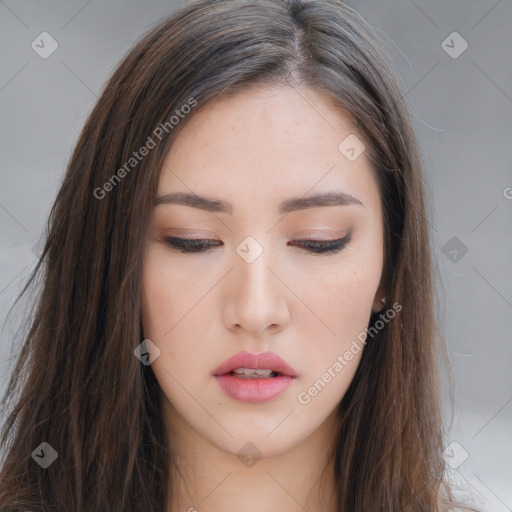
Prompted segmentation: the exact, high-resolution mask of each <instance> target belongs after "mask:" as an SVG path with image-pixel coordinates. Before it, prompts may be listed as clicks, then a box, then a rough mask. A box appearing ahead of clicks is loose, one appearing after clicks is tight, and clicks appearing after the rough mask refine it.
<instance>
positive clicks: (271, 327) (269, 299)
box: [224, 248, 290, 335]
mask: <svg viewBox="0 0 512 512" xmlns="http://www.w3.org/2000/svg"><path fill="white" fill-rule="evenodd" d="M270 256H271V250H270V249H267V248H264V250H263V252H262V253H261V254H260V255H259V256H258V257H257V258H256V259H255V260H254V261H252V262H248V261H246V260H245V259H243V258H242V257H240V256H239V254H237V253H235V254H234V269H233V271H232V272H230V276H229V277H228V279H229V281H228V290H227V295H228V301H227V305H226V308H225V310H224V322H225V325H226V326H227V327H228V328H229V329H230V330H234V331H240V332H241V331H244V332H248V333H251V334H253V335H261V334H263V333H265V331H269V333H275V332H277V331H279V330H281V329H282V328H283V327H284V326H285V325H286V324H287V323H288V322H289V320H290V312H289V307H288V303H287V293H286V292H287V288H286V286H285V285H284V284H283V282H282V281H281V279H282V278H281V279H279V277H280V276H279V272H276V270H275V269H274V268H272V267H275V265H273V262H272V258H271V257H270ZM278 276H279V277H278Z"/></svg>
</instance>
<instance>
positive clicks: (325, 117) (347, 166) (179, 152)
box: [158, 86, 378, 211]
mask: <svg viewBox="0 0 512 512" xmlns="http://www.w3.org/2000/svg"><path fill="white" fill-rule="evenodd" d="M354 137H355V139H354ZM347 140H349V141H351V142H352V145H354V144H353V142H354V141H355V143H356V145H357V144H358V142H357V141H358V140H359V142H360V144H361V146H359V147H356V150H358V151H359V150H361V148H362V147H363V146H362V141H361V137H358V136H357V133H356V130H355V129H354V125H353V123H352V122H351V119H350V118H349V116H348V115H347V114H346V113H344V112H343V111H342V110H341V109H340V108H339V107H336V105H335V104H334V103H333V102H332V101H330V100H329V99H328V98H327V97H325V96H323V95H321V94H320V93H318V92H316V91H314V90H312V89H296V88H294V87H288V86H283V87H278V88H276V87H273V88H270V87H269V88H264V89H261V88H258V89H248V90H246V91H243V92H238V93H236V94H231V95H229V96H228V95H225V96H221V97H218V98H215V99H214V100H211V101H209V102H208V103H206V104H205V105H204V106H202V107H201V108H200V109H199V110H196V111H194V113H193V115H191V116H190V117H189V118H188V119H186V124H185V126H184V127H183V129H182V130H181V131H180V133H179V135H178V136H177V138H176V140H175V141H174V142H173V145H172V147H171V149H170V150H169V152H168V154H167V156H166V158H165V161H164V166H163V168H162V172H161V176H160V182H159V190H158V193H159V194H165V193H169V192H172V191H176V190H180V191H187V192H193V193H194V192H195V193H198V194H200V193H207V192H209V191H215V195H216V196H219V193H220V194H221V195H223V196H226V197H227V196H229V197H230V200H231V199H233V198H234V199H236V198H237V197H238V199H239V200H242V201H247V200H249V199H251V200H252V201H254V203H258V202H259V201H261V202H262V204H263V203H267V202H268V200H270V199H271V198H272V197H274V196H275V197H276V198H277V197H279V198H282V196H283V193H285V192H286V194H287V195H294V196H299V195H304V194H306V193H307V192H308V190H311V192H321V191H324V190H342V191H344V192H347V193H350V194H353V195H355V196H356V197H357V196H358V195H362V196H365V197H366V199H367V201H370V202H371V201H378V197H377V196H378V193H377V183H376V181H375V177H374V173H373V170H372V169H371V167H370V165H369V162H368V160H367V158H366V156H365V152H364V151H363V152H362V153H361V154H360V156H358V157H357V158H356V159H350V158H347V153H346V152H344V151H345V150H346V148H345V146H346V144H345V141H347ZM349 156H350V154H349ZM267 204H268V203H267ZM235 211H236V205H235Z"/></svg>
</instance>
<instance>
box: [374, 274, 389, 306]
mask: <svg viewBox="0 0 512 512" xmlns="http://www.w3.org/2000/svg"><path fill="white" fill-rule="evenodd" d="M383 281H384V279H383V278H382V279H381V281H380V284H379V287H378V289H377V292H376V293H375V297H374V299H373V305H372V313H380V312H381V311H382V310H383V309H384V308H385V307H386V304H385V303H384V302H382V299H383V298H385V297H386V290H385V288H384V284H383Z"/></svg>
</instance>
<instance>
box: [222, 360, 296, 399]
mask: <svg viewBox="0 0 512 512" xmlns="http://www.w3.org/2000/svg"><path fill="white" fill-rule="evenodd" d="M213 375H214V377H215V379H216V380H217V382H218V383H219V384H220V387H221V388H222V389H223V390H224V392H225V393H226V394H227V395H228V396H229V397H231V398H233V399H234V400H238V401H240V402H245V403H251V404H256V403H261V402H267V401H269V400H272V399H273V398H276V397H277V396H279V395H280V394H281V393H283V392H284V391H285V390H286V389H288V388H289V387H290V386H291V385H292V383H293V380H294V379H295V378H297V374H296V372H295V370H294V369H293V368H292V367H291V366H290V365H289V364H287V363H286V362H285V361H284V360H283V359H281V358H280V357H279V356H278V355H277V354H274V353H273V352H260V353H253V352H240V353H238V354H235V355H234V356H233V357H230V358H229V359H228V360H227V361H225V362H224V363H222V364H221V365H220V366H219V367H218V368H217V369H216V370H215V371H214V373H213Z"/></svg>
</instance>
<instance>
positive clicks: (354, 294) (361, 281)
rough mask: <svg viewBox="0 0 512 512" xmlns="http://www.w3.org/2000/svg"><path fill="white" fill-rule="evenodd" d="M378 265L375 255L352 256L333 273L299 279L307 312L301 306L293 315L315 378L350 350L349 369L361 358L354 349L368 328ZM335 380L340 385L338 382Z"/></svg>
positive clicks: (361, 344) (359, 344) (378, 259)
mask: <svg viewBox="0 0 512 512" xmlns="http://www.w3.org/2000/svg"><path fill="white" fill-rule="evenodd" d="M381 263H382V260H381V259H380V258H379V253H378V251H376V253H374V256H372V257H364V258H363V257H362V256H361V255H360V254H357V253H355V252H354V254H352V255H351V256H350V258H349V257H347V258H346V259H345V260H344V263H343V264H340V265H339V269H338V270H337V271H329V272H324V273H322V272H317V273H316V274H310V275H309V277H307V278H306V279H301V289H302V291H301V292H300V293H299V295H300V296H301V297H307V300H305V301H304V302H305V303H306V305H307V306H308V308H307V309H306V310H304V306H301V311H299V310H297V311H296V312H295V313H296V317H297V318H299V320H298V322H299V323H300V326H299V328H300V332H302V333H303V335H304V338H303V342H304V346H303V350H304V355H305V359H304V360H307V361H309V368H310V369H312V370H313V372H312V373H315V376H316V377H317V378H318V377H319V376H320V375H321V374H322V373H324V372H325V370H326V369H327V368H328V367H330V366H331V365H332V364H333V363H334V362H335V361H336V360H337V357H338V356H339V355H343V354H344V353H345V352H346V351H347V350H349V349H350V347H351V346H355V347H356V349H355V350H354V351H355V352H357V353H356V354H354V355H353V357H352V355H349V357H351V358H352V359H351V362H350V363H349V365H350V366H351V367H356V366H357V363H358V361H359V360H360V357H361V355H362V354H361V352H362V350H359V349H358V348H357V347H364V344H363V343H362V342H361V341H360V340H361V333H364V331H365V329H366V328H367V327H368V322H369V319H370V316H371V311H372V304H373V300H374V297H375V293H376V291H377V288H378V286H379V282H380V277H381ZM305 275H308V274H305ZM358 337H359V338H358ZM354 344H355V345H354ZM354 372H355V368H354ZM348 373H349V372H348V371H345V373H344V374H345V375H347V374H348ZM337 380H338V382H339V383H340V384H341V382H340V381H341V380H342V378H339V379H337Z"/></svg>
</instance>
